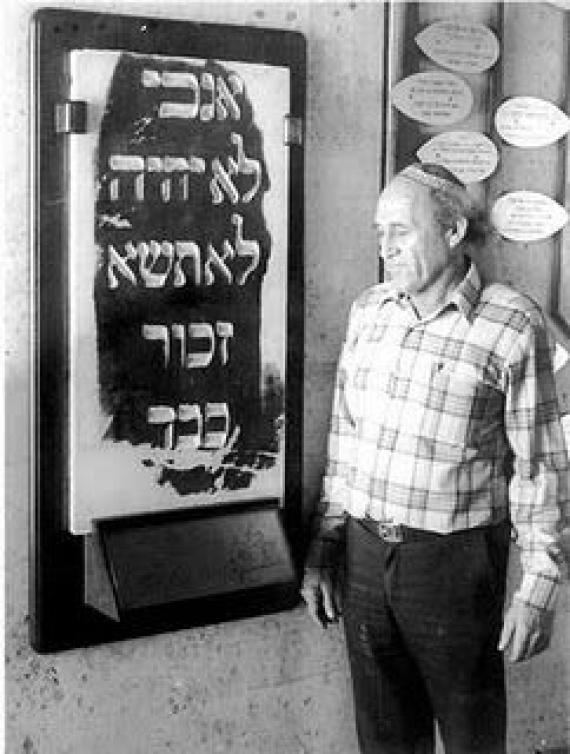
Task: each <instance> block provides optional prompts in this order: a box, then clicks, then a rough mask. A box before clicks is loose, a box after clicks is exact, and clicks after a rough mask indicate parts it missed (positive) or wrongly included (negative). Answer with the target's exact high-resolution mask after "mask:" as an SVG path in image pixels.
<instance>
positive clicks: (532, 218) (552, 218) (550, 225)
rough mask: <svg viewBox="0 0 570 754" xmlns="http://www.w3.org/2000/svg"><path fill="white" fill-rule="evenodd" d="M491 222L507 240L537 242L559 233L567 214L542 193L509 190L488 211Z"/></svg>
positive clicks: (566, 220) (564, 223) (566, 219)
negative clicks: (489, 211)
mask: <svg viewBox="0 0 570 754" xmlns="http://www.w3.org/2000/svg"><path fill="white" fill-rule="evenodd" d="M491 221H492V223H493V225H494V227H495V228H496V230H497V231H498V232H499V233H500V234H501V235H502V236H503V237H504V238H507V239H509V240H510V241H521V242H528V241H539V240H542V239H544V238H548V237H549V236H551V235H553V234H554V233H557V232H558V231H559V230H562V228H563V227H564V226H565V225H566V223H567V222H568V213H567V212H566V210H565V209H564V207H562V206H561V205H560V204H558V202H556V201H554V199H551V198H550V197H549V196H545V195H544V194H539V193H537V192H535V191H512V192H509V193H508V194H504V195H503V196H501V197H500V198H499V199H497V201H496V202H495V204H494V205H493V208H492V210H491Z"/></svg>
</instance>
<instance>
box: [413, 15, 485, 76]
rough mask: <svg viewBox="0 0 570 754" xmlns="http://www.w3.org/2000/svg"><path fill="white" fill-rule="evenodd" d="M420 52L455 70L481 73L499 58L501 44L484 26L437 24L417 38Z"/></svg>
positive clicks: (449, 22)
mask: <svg viewBox="0 0 570 754" xmlns="http://www.w3.org/2000/svg"><path fill="white" fill-rule="evenodd" d="M416 44H417V45H418V47H419V48H420V50H421V51H422V52H423V53H425V55H427V56H428V58H431V60H433V61H434V62H435V63H438V64H439V65H442V66H443V67H444V68H450V69H451V70H452V71H460V72H462V73H481V72H482V71H486V70H487V69H488V68H491V66H492V65H494V63H495V62H496V60H497V58H498V57H499V41H498V39H497V37H496V36H495V34H494V32H493V31H491V29H489V28H488V27H487V26H484V25H483V24H462V23H458V22H455V21H436V23H433V24H431V25H430V26H427V27H426V28H425V29H423V30H422V31H421V32H420V33H419V34H418V35H417V36H416Z"/></svg>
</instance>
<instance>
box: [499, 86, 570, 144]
mask: <svg viewBox="0 0 570 754" xmlns="http://www.w3.org/2000/svg"><path fill="white" fill-rule="evenodd" d="M495 127H496V129H497V132H498V133H499V135H500V136H501V137H502V138H503V139H504V140H505V141H506V142H508V143H509V144H513V145H514V146H515V147H544V146H547V145H548V144H554V142H555V141H558V139H561V138H562V137H563V136H564V135H565V134H566V133H567V132H568V130H569V129H570V118H568V116H567V115H566V113H563V112H562V110H560V108H558V107H556V105H553V104H552V102H548V101H547V100H543V99H538V97H512V98H511V99H508V100H506V101H505V102H503V104H502V105H501V106H500V107H499V108H498V110H497V112H496V113H495Z"/></svg>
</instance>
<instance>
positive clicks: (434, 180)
mask: <svg viewBox="0 0 570 754" xmlns="http://www.w3.org/2000/svg"><path fill="white" fill-rule="evenodd" d="M398 175H400V176H402V177H403V178H409V179H410V180H411V181H415V182H416V183H421V184H422V185H423V186H429V187H430V188H435V189H441V190H443V191H450V190H451V191H452V192H453V193H454V194H457V192H458V191H459V192H460V191H461V190H462V189H463V186H462V185H461V184H459V183H453V182H452V181H449V180H448V179H447V178H441V177H440V176H438V175H432V174H431V173H425V172H424V171H423V170H421V169H420V168H419V167H417V166H416V165H408V167H406V168H404V169H403V170H402V171H400V173H398Z"/></svg>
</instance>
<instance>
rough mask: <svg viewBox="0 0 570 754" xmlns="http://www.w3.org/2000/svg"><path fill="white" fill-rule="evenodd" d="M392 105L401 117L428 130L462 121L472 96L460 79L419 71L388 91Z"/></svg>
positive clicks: (438, 72) (444, 72)
mask: <svg viewBox="0 0 570 754" xmlns="http://www.w3.org/2000/svg"><path fill="white" fill-rule="evenodd" d="M391 100H392V104H393V105H394V107H395V108H397V109H398V110H399V111H400V112H401V113H403V114H404V115H406V116H408V118H412V119H413V120H418V121H421V122H422V123H427V124H429V125H432V126H448V125H451V124H452V123H458V122H459V121H461V120H463V119H464V118H466V117H467V116H468V115H469V113H470V112H471V107H472V106H473V94H472V92H471V89H470V88H469V87H468V86H467V84H466V83H465V81H463V79H461V78H459V76H455V75H454V74H453V73H448V72H447V71H423V72H421V73H414V74H413V75H412V76H408V77H407V78H405V79H402V81H398V83H397V84H396V85H395V86H394V87H393V88H392V92H391Z"/></svg>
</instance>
